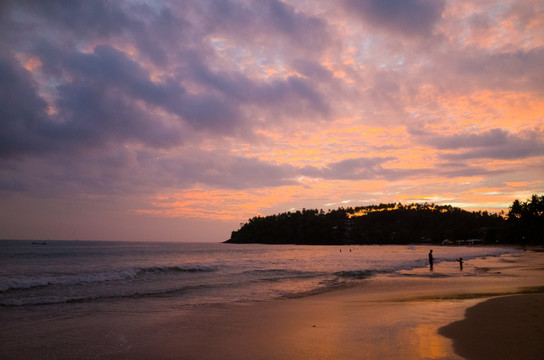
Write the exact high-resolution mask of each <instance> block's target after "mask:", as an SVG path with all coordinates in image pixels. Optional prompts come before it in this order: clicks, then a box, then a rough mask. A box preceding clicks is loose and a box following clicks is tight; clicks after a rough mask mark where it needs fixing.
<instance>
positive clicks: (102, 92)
mask: <svg viewBox="0 0 544 360" xmlns="http://www.w3.org/2000/svg"><path fill="white" fill-rule="evenodd" d="M543 64H544V2H543V1H542V0H522V1H520V0H507V1H488V0H478V1H476V0H474V1H465V0H451V1H442V0H324V1H309V0H285V1H279V0H254V1H249V0H248V1H244V0H224V1H223V0H221V1H219V0H216V1H212V0H198V1H197V0H195V1H171V2H167V1H138V0H134V1H132V0H127V1H95V0H93V1H2V2H1V5H0V126H1V127H0V238H18V239H82V240H83V239H96V240H101V239H103V240H153V241H160V240H163V241H174V240H178V241H223V240H226V239H228V238H229V236H230V232H231V231H232V230H237V229H238V228H239V226H240V223H242V222H245V221H247V220H248V218H250V217H253V216H255V215H259V214H260V215H269V214H273V213H278V212H286V211H293V210H298V209H302V208H317V209H325V210H326V209H330V208H338V207H341V206H343V207H355V206H364V205H370V204H378V203H380V202H402V203H410V202H434V203H437V204H451V205H454V206H459V207H462V208H464V209H467V210H491V211H499V210H501V209H504V210H507V209H508V206H509V205H510V204H511V203H512V201H513V200H514V199H520V200H525V199H527V198H529V197H530V196H531V194H542V193H543V192H544V65H543Z"/></svg>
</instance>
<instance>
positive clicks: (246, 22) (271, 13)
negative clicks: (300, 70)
mask: <svg viewBox="0 0 544 360" xmlns="http://www.w3.org/2000/svg"><path fill="white" fill-rule="evenodd" d="M180 10H181V11H187V12H189V13H190V14H193V13H194V14H195V16H196V18H195V19H193V22H196V21H198V22H201V23H202V24H205V25H204V27H203V28H202V30H203V31H205V32H209V33H211V32H213V33H218V34H224V33H226V34H228V35H229V38H235V39H236V40H237V41H239V42H240V43H242V44H247V43H251V42H257V43H261V44H263V45H266V46H267V47H268V48H269V49H270V48H273V49H277V50H278V51H280V52H284V51H293V50H294V51H298V50H299V49H305V50H311V51H316V50H320V49H324V48H325V47H327V46H328V45H329V44H330V42H331V41H332V40H331V37H330V35H329V30H328V25H327V22H326V21H325V20H324V19H322V18H318V17H314V16H310V15H307V14H304V13H302V12H298V11H296V9H295V8H294V7H293V6H291V5H289V4H286V3H284V2H282V1H279V0H262V1H258V2H252V3H250V4H247V3H245V2H240V1H233V0H226V1H213V0H203V1H199V2H197V3H196V4H191V6H190V7H189V8H188V6H186V5H182V6H181V8H180ZM271 34H273V35H274V36H270V35H271Z"/></svg>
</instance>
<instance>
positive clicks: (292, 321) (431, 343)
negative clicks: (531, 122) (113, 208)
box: [0, 251, 544, 360]
mask: <svg viewBox="0 0 544 360" xmlns="http://www.w3.org/2000/svg"><path fill="white" fill-rule="evenodd" d="M542 291H544V253H543V252H534V251H527V252H517V253H512V254H507V255H503V256H499V257H488V258H483V259H473V260H469V261H467V262H466V263H465V268H464V270H463V272H460V271H459V266H458V265H456V264H455V263H454V262H440V263H438V264H435V267H434V271H433V272H430V271H429V269H428V268H418V269H412V270H406V271H402V272H399V273H397V274H394V275H391V274H379V275H376V276H373V277H371V278H368V279H365V280H364V281H362V282H360V283H359V284H358V285H356V286H352V287H349V288H341V289H336V290H333V291H330V292H326V293H321V294H317V295H312V296H307V297H301V298H289V299H277V300H267V301H262V302H246V303H230V304H223V305H220V306H202V307H195V308H191V309H186V308H179V309H178V310H176V311H168V312H167V311H164V312H150V311H147V312H146V311H145V299H134V300H130V301H129V303H128V304H125V305H129V306H128V307H127V308H123V307H121V306H112V305H111V303H109V302H98V303H82V304H67V305H66V307H67V308H68V307H69V308H70V309H71V311H72V312H73V311H75V310H77V313H78V316H77V317H62V316H58V315H55V316H52V315H50V314H49V313H48V311H49V310H48V309H49V307H48V306H41V307H35V308H29V309H6V308H4V309H0V315H1V317H0V320H2V322H3V323H9V324H10V326H8V327H6V328H4V329H0V341H1V345H2V350H1V353H0V355H1V356H0V357H2V358H5V359H15V358H17V359H31V358H35V355H36V354H40V357H41V358H43V359H58V358H60V359H63V358H66V359H85V358H91V357H92V358H98V359H148V358H161V359H210V358H221V359H226V360H228V359H255V358H259V359H277V358H288V359H308V358H315V359H338V358H342V359H359V358H366V359H398V358H403V359H414V360H415V359H445V358H447V359H463V357H462V356H461V355H459V354H463V352H462V351H463V350H462V347H463V346H464V345H462V343H461V342H462V341H463V340H462V339H461V340H457V339H456V340H452V339H451V338H449V337H446V336H444V335H442V334H440V332H439V331H440V330H439V329H442V328H444V327H447V326H449V325H450V324H452V323H456V322H459V321H462V320H463V319H464V316H465V311H467V309H470V308H472V307H474V306H477V305H478V304H481V303H485V301H486V300H487V299H489V298H493V299H496V298H499V296H500V297H504V295H508V294H518V293H520V292H521V293H523V292H536V293H538V294H539V295H536V296H541V297H544V296H542V295H540V292H542ZM518 296H519V297H523V296H525V295H518ZM131 306H133V307H132V308H131ZM501 306H502V305H501ZM139 309H143V310H144V311H143V312H141V311H139ZM477 309H479V308H477ZM499 309H500V306H499ZM527 314H529V315H531V316H532V315H534V314H532V313H530V312H528V313H527ZM36 315H39V316H40V318H41V320H40V321H33V320H32V318H33V316H36ZM480 325H482V324H476V325H470V326H472V327H474V328H475V329H478V326H480ZM51 329H55V330H54V332H51V331H52V330H51ZM521 330H523V329H521ZM29 338H31V339H33V346H28V345H24V346H21V342H24V339H29ZM8 340H9V341H8ZM16 342H17V343H16ZM505 344H506V343H505ZM501 345H502V344H501ZM470 346H473V345H466V346H464V347H468V348H470Z"/></svg>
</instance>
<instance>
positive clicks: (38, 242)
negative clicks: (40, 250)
mask: <svg viewBox="0 0 544 360" xmlns="http://www.w3.org/2000/svg"><path fill="white" fill-rule="evenodd" d="M32 245H47V243H46V242H45V241H33V242H32Z"/></svg>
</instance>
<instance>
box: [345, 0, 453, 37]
mask: <svg viewBox="0 0 544 360" xmlns="http://www.w3.org/2000/svg"><path fill="white" fill-rule="evenodd" d="M343 3H344V6H345V8H346V10H347V11H348V12H350V13H354V14H355V15H357V16H359V17H360V18H361V19H362V20H363V21H365V22H366V23H368V24H370V25H372V26H374V27H376V28H379V29H384V30H387V31H391V32H394V33H396V34H400V35H406V36H417V37H424V36H429V35H431V34H432V33H433V29H434V27H435V25H436V23H437V22H438V21H440V18H441V14H442V11H443V10H444V7H445V2H444V1H441V0H344V1H343Z"/></svg>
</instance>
